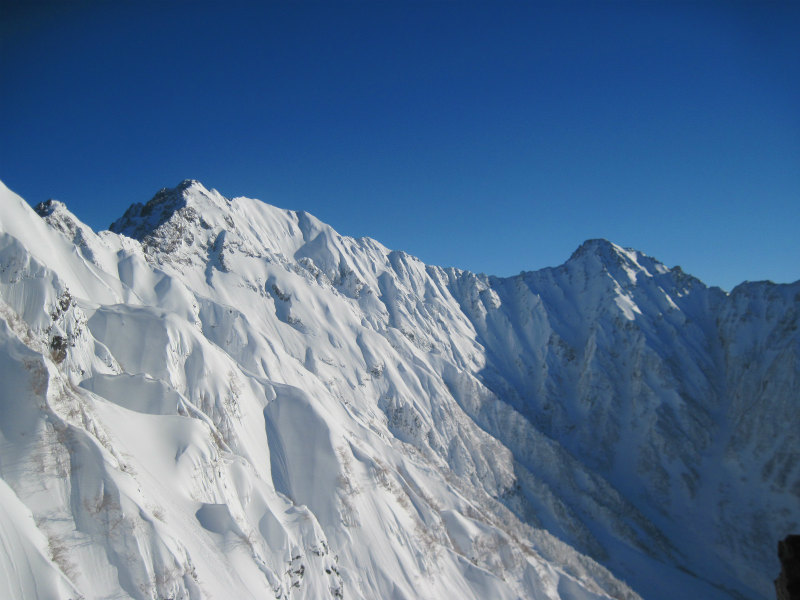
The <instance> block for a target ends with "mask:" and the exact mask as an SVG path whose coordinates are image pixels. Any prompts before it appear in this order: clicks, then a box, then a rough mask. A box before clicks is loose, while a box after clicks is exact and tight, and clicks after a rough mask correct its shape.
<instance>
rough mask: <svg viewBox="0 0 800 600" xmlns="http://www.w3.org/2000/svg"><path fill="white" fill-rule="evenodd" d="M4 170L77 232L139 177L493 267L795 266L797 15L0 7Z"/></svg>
mask: <svg viewBox="0 0 800 600" xmlns="http://www.w3.org/2000/svg"><path fill="white" fill-rule="evenodd" d="M0 24H1V28H0V179H2V180H3V181H4V182H5V183H6V184H7V185H8V186H9V187H11V188H12V189H13V190H15V191H16V192H18V193H19V194H21V195H22V196H23V197H24V198H26V199H27V200H28V201H29V202H31V203H36V202H38V201H41V200H44V199H47V198H50V197H55V198H58V199H60V200H63V201H65V202H66V203H67V205H68V207H69V208H70V209H71V210H72V211H73V212H74V213H75V214H76V215H78V217H80V218H81V219H82V220H84V221H85V222H86V223H88V224H89V225H91V226H92V227H94V228H95V229H103V228H105V227H107V226H108V224H109V223H110V222H111V221H112V220H114V219H115V218H117V217H118V216H119V215H121V214H122V212H123V211H124V210H125V208H126V207H127V206H128V205H129V204H130V203H132V202H136V201H140V202H144V201H147V200H148V199H149V198H150V197H151V196H152V195H153V193H155V191H157V190H158V189H159V188H161V187H165V186H174V185H176V184H177V183H178V182H179V181H181V180H182V179H185V178H194V179H199V180H201V181H202V182H203V183H204V184H205V185H206V186H208V187H214V188H217V189H218V190H219V191H220V192H222V193H223V194H224V195H226V196H239V195H246V196H251V197H256V198H261V199H262V200H265V201H267V202H270V203H272V204H275V205H278V206H281V207H285V208H293V209H305V210H308V211H309V212H311V213H313V214H315V215H316V216H318V217H319V218H321V219H322V220H323V221H326V222H328V223H330V224H331V225H333V226H334V227H335V228H336V229H337V230H338V231H339V232H340V233H343V234H348V235H354V236H361V235H368V236H370V237H374V238H376V239H378V240H379V241H381V242H382V243H384V244H386V245H387V246H389V247H391V248H397V249H403V250H406V251H408V252H411V253H412V254H415V255H417V256H419V257H420V258H422V259H423V260H425V261H426V262H429V263H433V264H440V265H452V266H458V267H462V268H467V269H470V270H473V271H483V272H486V273H491V274H497V275H511V274H515V273H517V272H519V271H520V270H528V269H535V268H540V267H544V266H553V265H557V264H560V263H561V262H563V261H564V260H566V258H567V257H568V256H569V254H570V253H571V252H572V251H573V250H574V249H575V248H576V247H577V246H578V245H579V244H580V243H581V242H582V241H583V240H584V239H587V238H592V237H605V238H608V239H610V240H612V241H614V242H616V243H619V244H621V245H624V246H633V247H635V248H637V249H640V250H642V251H644V252H646V253H647V254H650V255H652V256H655V257H657V258H659V259H660V260H662V261H663V262H665V263H666V264H667V265H668V266H672V265H675V264H680V265H681V266H682V267H683V268H684V270H686V271H688V272H690V273H692V274H694V275H696V276H698V277H700V278H701V279H703V280H704V281H706V283H709V284H712V285H720V286H722V287H723V288H726V289H730V288H731V287H733V286H734V285H735V284H736V283H738V282H740V281H743V280H745V279H750V280H755V279H772V280H774V281H780V282H786V281H793V280H796V279H798V278H800V234H799V232H798V230H799V229H800V227H799V226H800V34H798V32H800V5H798V4H797V3H794V6H792V4H779V3H736V2H719V3H707V4H703V3H670V4H662V3H655V2H646V3H644V2H642V3H633V2H627V3H611V4H605V3H600V2H597V3H589V4H581V3H566V4H565V3H559V4H498V3H490V2H486V3H482V4H463V3H446V2H437V3H399V2H398V3H390V2H380V3H367V2H350V3H335V4H329V3H299V4H298V3H292V4H266V5H256V4H246V3H239V4H235V3H233V4H232V3H230V2H228V3H225V4H224V5H223V3H222V2H220V3H201V2H183V3H181V2H178V3H168V2H149V3H148V2H145V3H136V2H77V3H74V2H60V3H53V4H48V3H37V2H12V3H8V2H6V3H4V7H3V9H2V11H0Z"/></svg>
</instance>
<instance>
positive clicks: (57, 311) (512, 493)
mask: <svg viewBox="0 0 800 600" xmlns="http://www.w3.org/2000/svg"><path fill="white" fill-rule="evenodd" d="M0 196H2V197H0V317H2V323H0V325H1V327H0V344H2V350H0V374H1V375H2V381H3V382H4V385H3V390H2V393H0V444H2V446H0V450H1V452H0V478H2V482H0V502H2V506H3V508H4V511H3V512H4V517H3V518H0V541H2V544H0V569H2V573H0V579H4V580H5V581H6V582H7V583H6V584H5V585H6V586H7V590H4V589H2V588H0V596H2V595H3V593H6V595H8V596H9V597H25V598H75V597H78V596H83V597H85V598H87V599H88V598H137V599H138V598H231V597H237V598H256V597H258V598H263V597H275V598H324V597H332V598H341V597H346V598H564V599H594V598H605V597H613V598H637V597H639V596H641V597H644V598H648V599H649V598H653V599H659V598H673V597H677V596H680V597H695V598H701V597H702V598H720V599H722V598H735V597H746V598H769V597H771V594H772V591H771V579H772V578H774V576H775V575H776V574H777V563H776V562H775V560H774V559H773V556H774V544H775V540H777V539H778V538H782V537H783V536H784V535H785V534H786V533H788V532H789V531H790V530H793V529H797V527H798V522H800V503H798V500H799V499H800V470H799V468H798V466H797V465H798V461H797V457H798V447H799V446H800V442H798V438H797V434H796V432H797V431H800V423H799V422H798V420H799V419H798V411H797V399H798V389H800V382H798V378H797V374H798V372H800V369H799V368H798V367H799V366H800V365H799V364H798V360H799V359H798V356H800V353H799V352H798V350H799V349H800V334H798V332H797V329H798V327H797V322H798V312H797V309H798V306H799V305H800V283H798V284H792V285H773V284H768V283H757V284H743V285H742V286H739V287H738V288H736V289H735V290H734V291H733V292H731V293H730V294H725V293H724V292H722V291H721V290H719V289H715V288H707V287H706V286H704V285H703V284H702V283H701V282H699V281H698V280H696V279H694V278H692V277H690V276H688V275H686V274H684V273H683V272H681V271H680V270H679V269H677V268H675V269H667V268H666V267H664V265H661V264H660V263H658V262H657V261H655V260H654V259H652V258H650V257H647V256H645V255H643V254H641V253H638V252H635V251H632V250H625V249H622V248H619V247H618V246H615V245H613V244H611V243H609V242H606V241H602V240H593V241H589V242H587V243H585V244H584V245H583V246H581V248H580V249H578V250H577V251H576V252H575V254H574V255H573V256H572V257H571V258H570V260H569V261H568V262H567V263H566V264H565V265H563V266H561V267H558V268H556V269H545V270H543V271H538V272H533V273H525V274H522V275H520V276H518V277H514V278H509V279H499V278H492V277H486V276H483V275H474V274H472V273H469V272H465V271H459V270H455V269H442V268H438V267H432V266H428V265H425V264H423V263H422V262H420V261H419V260H417V259H416V258H414V257H412V256H409V255H407V254H405V253H402V252H395V251H390V250H388V249H386V248H384V247H383V246H381V245H380V244H379V243H377V242H375V241H374V240H370V239H358V240H356V239H352V238H347V237H344V236H340V235H339V234H337V233H336V232H335V231H334V230H332V229H331V228H330V227H328V226H327V225H325V224H323V223H321V222H320V221H318V220H317V219H315V218H314V217H313V216H311V215H308V214H306V213H302V212H300V213H297V212H292V211H285V210H281V209H277V208H274V207H271V206H268V205H266V204H264V203H262V202H259V201H257V200H252V199H247V198H234V199H227V198H225V197H223V196H222V195H220V194H219V193H218V192H216V191H214V190H207V189H206V188H204V187H203V186H202V185H201V184H199V183H198V182H195V181H185V182H183V183H182V184H181V185H180V186H178V187H177V188H174V189H165V190H162V191H161V192H159V193H158V194H156V196H155V197H154V198H153V199H152V200H151V201H150V202H148V203H147V204H144V205H141V204H137V205H134V206H132V207H131V208H130V209H129V210H128V211H127V212H126V213H125V215H124V216H123V217H122V218H121V219H119V220H118V221H117V222H115V223H114V224H112V226H111V228H110V229H111V231H105V232H100V233H95V232H93V231H92V230H91V229H90V228H88V227H86V226H85V225H84V224H82V223H81V222H80V221H79V220H78V219H77V218H76V217H75V216H74V215H72V214H71V213H70V212H69V211H68V210H67V209H66V207H65V206H64V205H63V204H61V203H58V202H55V201H49V202H48V203H45V204H42V205H40V206H38V207H37V212H38V213H39V214H36V212H34V211H33V210H31V209H30V208H29V207H28V205H27V204H26V203H25V202H24V201H23V200H22V199H20V198H19V197H18V196H16V195H15V194H13V193H12V192H11V191H9V190H8V189H6V188H5V187H0ZM3 575H4V576H5V577H3Z"/></svg>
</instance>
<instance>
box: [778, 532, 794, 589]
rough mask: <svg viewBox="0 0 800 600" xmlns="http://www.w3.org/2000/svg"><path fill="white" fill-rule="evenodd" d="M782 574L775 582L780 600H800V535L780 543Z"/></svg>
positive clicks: (791, 536)
mask: <svg viewBox="0 0 800 600" xmlns="http://www.w3.org/2000/svg"><path fill="white" fill-rule="evenodd" d="M778 558H780V560H781V574H780V575H779V576H778V579H776V580H775V591H776V592H777V594H778V600H800V535H789V536H786V539H785V540H783V541H781V542H778Z"/></svg>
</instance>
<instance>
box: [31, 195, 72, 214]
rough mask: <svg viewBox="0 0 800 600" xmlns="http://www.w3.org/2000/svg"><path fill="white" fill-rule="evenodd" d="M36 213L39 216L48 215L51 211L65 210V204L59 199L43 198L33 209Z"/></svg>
mask: <svg viewBox="0 0 800 600" xmlns="http://www.w3.org/2000/svg"><path fill="white" fill-rule="evenodd" d="M33 210H35V211H36V214H37V215H39V216H40V217H49V216H50V215H52V214H53V213H56V212H61V211H66V210H67V206H66V204H64V203H63V202H61V201H59V200H54V199H53V198H50V199H49V200H45V201H44V202H39V204H37V205H36V206H35V207H34V209H33Z"/></svg>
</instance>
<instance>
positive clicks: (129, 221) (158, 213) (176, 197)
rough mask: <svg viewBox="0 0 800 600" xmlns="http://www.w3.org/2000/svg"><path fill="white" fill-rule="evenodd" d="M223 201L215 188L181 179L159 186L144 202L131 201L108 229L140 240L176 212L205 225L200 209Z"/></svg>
mask: <svg viewBox="0 0 800 600" xmlns="http://www.w3.org/2000/svg"><path fill="white" fill-rule="evenodd" d="M226 202H227V200H226V199H225V198H224V197H223V196H221V195H220V194H219V192H217V191H216V190H208V189H206V188H205V187H204V186H203V184H201V183H200V182H199V181H196V180H194V179H185V180H183V181H182V182H181V183H180V184H179V185H177V186H176V187H174V188H162V189H161V190H159V191H158V192H157V193H156V195H155V196H153V197H152V198H151V199H150V200H149V201H148V202H147V204H142V203H140V202H137V203H135V204H133V205H131V206H130V207H129V208H128V210H126V211H125V214H124V215H122V217H121V218H119V219H117V220H116V221H114V222H113V223H112V224H111V225H110V226H109V229H110V230H111V231H113V232H114V233H120V234H122V235H125V236H128V237H131V238H134V239H137V240H140V241H143V240H144V239H145V238H146V237H148V236H150V235H152V234H153V233H154V232H155V231H156V230H157V229H158V228H160V227H161V226H162V225H164V224H165V223H166V222H167V221H170V220H172V219H173V217H174V216H176V215H177V216H178V217H179V218H180V219H181V220H183V221H188V222H197V223H199V224H200V226H202V227H204V228H208V224H207V223H206V222H205V221H204V219H203V218H202V217H201V216H200V213H201V212H202V211H203V209H206V208H208V207H209V204H213V205H216V206H221V205H224V203H226Z"/></svg>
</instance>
